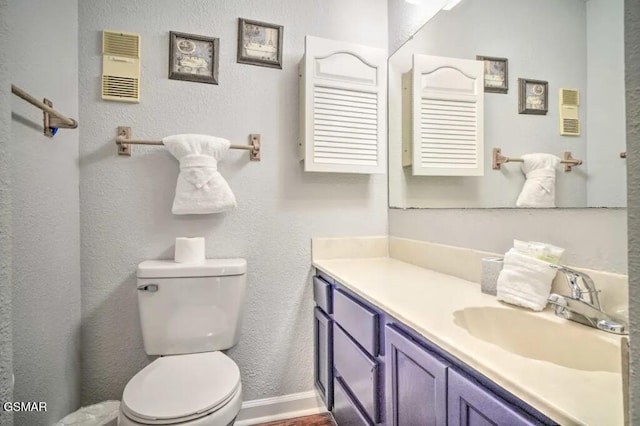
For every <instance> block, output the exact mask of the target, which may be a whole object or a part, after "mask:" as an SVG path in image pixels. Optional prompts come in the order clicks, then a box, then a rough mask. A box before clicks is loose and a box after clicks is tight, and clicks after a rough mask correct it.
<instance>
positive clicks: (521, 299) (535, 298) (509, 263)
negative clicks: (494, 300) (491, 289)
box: [497, 248, 556, 311]
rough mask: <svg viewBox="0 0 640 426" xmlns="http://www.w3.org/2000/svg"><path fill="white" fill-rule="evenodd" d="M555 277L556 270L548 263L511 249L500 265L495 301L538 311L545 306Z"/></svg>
mask: <svg viewBox="0 0 640 426" xmlns="http://www.w3.org/2000/svg"><path fill="white" fill-rule="evenodd" d="M555 276H556V270H555V269H553V268H551V267H550V266H549V263H547V262H544V261H542V260H538V259H536V258H535V257H531V256H527V255H526V254H522V253H520V252H518V251H516V250H515V249H513V248H512V249H511V250H509V251H508V252H507V253H506V254H505V255H504V266H503V267H502V271H500V275H498V283H497V287H498V288H497V289H498V294H497V296H498V300H502V301H504V302H507V303H511V304H513V305H518V306H524V307H525V308H529V309H533V310H534V311H541V310H543V309H544V307H545V306H547V298H548V297H549V293H550V292H551V282H552V281H553V278H554V277H555Z"/></svg>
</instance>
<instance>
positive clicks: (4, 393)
mask: <svg viewBox="0 0 640 426" xmlns="http://www.w3.org/2000/svg"><path fill="white" fill-rule="evenodd" d="M8 15H9V5H8V1H7V0H0V52H6V51H7V50H8V49H9V21H8ZM10 80H11V79H10V78H9V64H8V62H7V61H0V88H2V89H1V90H2V96H0V401H11V400H12V398H13V390H12V388H11V373H12V372H13V349H12V341H11V322H12V321H11V183H10V175H11V172H10V169H11V150H10V149H9V143H10V141H11V137H10V132H11V103H10V102H9V101H10V99H11V94H10V93H11V87H10V84H11V82H10ZM0 424H2V425H7V426H11V425H12V424H13V415H12V413H11V412H10V411H4V410H0Z"/></svg>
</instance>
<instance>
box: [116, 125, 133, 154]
mask: <svg viewBox="0 0 640 426" xmlns="http://www.w3.org/2000/svg"><path fill="white" fill-rule="evenodd" d="M119 139H131V127H126V126H119V127H118V134H117V136H116V141H118V140H119ZM116 144H117V145H118V155H126V156H128V157H131V145H130V144H128V143H122V142H116Z"/></svg>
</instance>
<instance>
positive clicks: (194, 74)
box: [169, 31, 220, 84]
mask: <svg viewBox="0 0 640 426" xmlns="http://www.w3.org/2000/svg"><path fill="white" fill-rule="evenodd" d="M219 51H220V39H218V38H215V37H205V36H201V35H196V34H187V33H178V32H175V31H170V32H169V78H170V79H172V80H184V81H195V82H198V83H208V84H218V56H219Z"/></svg>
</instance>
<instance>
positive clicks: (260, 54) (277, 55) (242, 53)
mask: <svg viewBox="0 0 640 426" xmlns="http://www.w3.org/2000/svg"><path fill="white" fill-rule="evenodd" d="M238 62H239V63H241V64H251V65H259V66H262V67H272V68H280V69H282V25H274V24H267V23H264V22H258V21H250V20H248V19H242V18H240V19H239V22H238Z"/></svg>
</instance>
